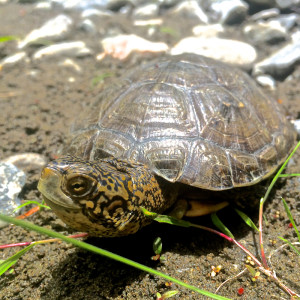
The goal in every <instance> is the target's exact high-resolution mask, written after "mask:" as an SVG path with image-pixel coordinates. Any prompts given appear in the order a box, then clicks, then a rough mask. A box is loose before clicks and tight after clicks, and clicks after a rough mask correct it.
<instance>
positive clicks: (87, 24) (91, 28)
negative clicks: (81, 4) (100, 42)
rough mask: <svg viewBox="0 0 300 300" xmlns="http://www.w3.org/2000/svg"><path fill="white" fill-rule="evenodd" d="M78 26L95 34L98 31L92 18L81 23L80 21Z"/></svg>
mask: <svg viewBox="0 0 300 300" xmlns="http://www.w3.org/2000/svg"><path fill="white" fill-rule="evenodd" d="M78 28H79V29H81V30H82V31H85V32H88V33H91V34H95V33H96V32H97V28H96V26H95V24H94V23H93V21H91V20H90V19H85V20H83V21H82V22H81V23H79V25H78Z"/></svg>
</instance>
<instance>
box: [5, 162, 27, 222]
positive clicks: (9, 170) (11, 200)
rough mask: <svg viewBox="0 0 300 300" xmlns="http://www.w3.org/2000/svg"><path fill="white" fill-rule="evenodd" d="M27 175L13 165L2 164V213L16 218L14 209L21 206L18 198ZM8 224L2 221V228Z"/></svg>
mask: <svg viewBox="0 0 300 300" xmlns="http://www.w3.org/2000/svg"><path fill="white" fill-rule="evenodd" d="M25 180H26V175H25V173H24V172H23V171H21V170H19V169H18V168H17V167H16V166H15V165H13V164H11V163H4V162H0V213H1V214H4V215H9V216H14V215H16V213H14V212H13V211H14V209H16V208H17V207H18V206H19V205H20V204H21V202H20V199H19V198H18V195H19V193H20V192H21V190H22V188H23V186H24V185H25ZM6 225H7V223H5V222H2V221H0V227H4V226H6Z"/></svg>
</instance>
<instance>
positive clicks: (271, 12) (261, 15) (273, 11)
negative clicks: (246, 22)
mask: <svg viewBox="0 0 300 300" xmlns="http://www.w3.org/2000/svg"><path fill="white" fill-rule="evenodd" d="M279 15H280V10H279V9H278V8H276V7H273V8H270V9H265V10H261V11H259V12H258V13H256V14H254V15H252V16H251V17H250V18H249V19H250V20H252V21H259V20H266V19H270V18H274V17H277V16H279Z"/></svg>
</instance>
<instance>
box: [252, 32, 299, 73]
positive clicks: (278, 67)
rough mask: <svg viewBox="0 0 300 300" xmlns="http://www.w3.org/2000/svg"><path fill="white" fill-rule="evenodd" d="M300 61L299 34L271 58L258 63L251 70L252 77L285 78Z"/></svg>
mask: <svg viewBox="0 0 300 300" xmlns="http://www.w3.org/2000/svg"><path fill="white" fill-rule="evenodd" d="M299 61H300V32H298V33H296V34H294V35H293V41H292V42H291V43H289V44H288V45H286V46H285V47H283V48H281V49H279V50H278V51H276V52H275V53H273V54H272V55H271V56H269V57H267V58H266V59H264V60H262V61H260V62H258V63H257V64H256V65H255V66H254V68H253V74H254V75H260V74H265V73H267V74H270V75H272V76H274V77H277V76H285V75H287V74H289V73H290V72H291V71H292V70H293V66H294V64H295V63H296V62H299Z"/></svg>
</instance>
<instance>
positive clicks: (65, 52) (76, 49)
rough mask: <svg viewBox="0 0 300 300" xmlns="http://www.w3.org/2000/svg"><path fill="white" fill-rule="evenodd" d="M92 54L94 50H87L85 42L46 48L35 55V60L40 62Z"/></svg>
mask: <svg viewBox="0 0 300 300" xmlns="http://www.w3.org/2000/svg"><path fill="white" fill-rule="evenodd" d="M91 54H92V50H90V49H89V48H87V47H86V45H85V43H84V42H82V41H75V42H66V43H59V44H54V45H51V46H48V47H44V48H42V49H40V50H38V51H36V52H35V53H34V55H33V59H34V60H38V59H45V58H51V57H57V56H64V57H65V56H67V57H83V56H87V55H91Z"/></svg>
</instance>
